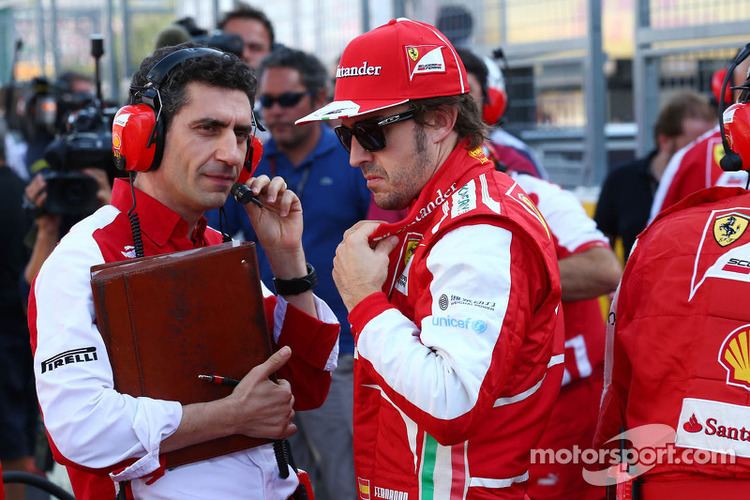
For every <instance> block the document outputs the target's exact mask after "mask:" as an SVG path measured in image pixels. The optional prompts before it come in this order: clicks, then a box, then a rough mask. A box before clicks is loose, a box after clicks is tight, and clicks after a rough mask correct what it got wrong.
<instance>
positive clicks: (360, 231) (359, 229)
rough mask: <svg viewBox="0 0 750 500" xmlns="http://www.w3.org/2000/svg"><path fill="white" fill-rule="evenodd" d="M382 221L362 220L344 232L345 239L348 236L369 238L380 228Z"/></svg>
mask: <svg viewBox="0 0 750 500" xmlns="http://www.w3.org/2000/svg"><path fill="white" fill-rule="evenodd" d="M379 225H380V222H374V221H370V220H361V221H359V222H357V223H356V224H354V225H353V226H352V227H350V228H349V229H347V230H346V231H345V232H344V240H346V239H347V238H358V239H365V240H366V239H367V238H369V237H370V235H371V234H372V233H373V232H374V231H375V229H377V228H378V226H379Z"/></svg>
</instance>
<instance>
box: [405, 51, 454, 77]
mask: <svg viewBox="0 0 750 500" xmlns="http://www.w3.org/2000/svg"><path fill="white" fill-rule="evenodd" d="M444 72H445V59H443V50H442V47H435V48H434V49H432V50H430V51H429V52H427V53H426V54H425V55H424V56H422V57H421V58H420V59H419V61H417V63H416V64H415V65H414V69H412V71H411V74H410V75H409V79H410V80H411V79H413V78H414V75H420V74H425V73H444Z"/></svg>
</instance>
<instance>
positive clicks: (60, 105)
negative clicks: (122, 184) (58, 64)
mask: <svg viewBox="0 0 750 500" xmlns="http://www.w3.org/2000/svg"><path fill="white" fill-rule="evenodd" d="M55 87H56V110H57V116H56V119H55V128H56V129H57V130H58V131H61V132H62V134H61V135H59V136H58V137H57V138H55V139H54V140H51V141H49V143H48V144H47V145H46V147H45V149H44V151H43V153H42V154H43V157H41V158H40V159H38V160H37V161H36V162H35V163H34V164H33V165H32V168H31V171H32V174H36V175H35V176H34V177H33V179H32V180H31V182H30V183H29V184H28V186H27V187H26V190H25V206H26V208H27V209H29V210H30V211H32V213H33V214H34V218H35V227H34V230H32V232H31V234H30V236H29V240H30V241H31V243H30V244H29V246H30V247H32V251H31V258H30V259H29V262H28V264H27V266H26V269H25V271H24V279H25V282H26V284H30V283H31V282H32V281H33V280H34V277H35V276H36V274H37V272H38V271H39V268H40V267H41V265H42V264H43V263H44V261H45V259H46V258H47V257H48V256H49V254H50V253H51V252H52V250H53V249H54V247H55V245H56V244H57V242H58V241H59V239H60V238H61V237H62V236H63V235H64V234H65V233H67V232H68V230H69V229H70V227H71V226H72V225H73V224H75V223H76V222H77V221H79V220H80V219H82V218H83V217H85V216H87V215H89V214H91V213H93V212H94V211H95V210H96V209H97V208H99V207H100V206H102V205H105V204H107V203H109V200H110V194H111V183H112V180H113V177H114V166H113V159H112V152H111V147H110V144H111V131H110V127H111V116H108V114H107V110H106V109H102V108H101V106H100V105H99V102H98V100H97V99H96V98H95V96H94V93H93V89H94V86H93V83H92V82H91V81H90V80H89V79H88V78H87V77H85V76H83V75H80V74H78V73H73V72H66V73H63V75H62V76H61V77H60V78H59V79H58V82H57V83H56V86H55ZM110 114H111V113H110Z"/></svg>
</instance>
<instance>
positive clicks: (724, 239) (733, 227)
mask: <svg viewBox="0 0 750 500" xmlns="http://www.w3.org/2000/svg"><path fill="white" fill-rule="evenodd" d="M748 223H750V220H749V219H748V218H747V217H743V216H742V215H739V214H737V213H731V214H728V215H725V216H723V217H719V218H718V219H716V220H715V221H714V239H715V240H716V243H718V244H719V245H721V246H723V247H725V246H727V245H731V244H732V243H734V242H735V241H737V240H738V239H740V237H741V236H742V234H743V233H744V232H745V229H747V226H748Z"/></svg>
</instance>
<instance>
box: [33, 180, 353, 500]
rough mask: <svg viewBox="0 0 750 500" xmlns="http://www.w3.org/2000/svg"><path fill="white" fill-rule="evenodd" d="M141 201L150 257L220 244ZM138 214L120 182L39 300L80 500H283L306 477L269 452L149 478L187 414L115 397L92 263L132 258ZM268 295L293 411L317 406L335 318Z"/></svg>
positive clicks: (36, 289) (80, 230)
mask: <svg viewBox="0 0 750 500" xmlns="http://www.w3.org/2000/svg"><path fill="white" fill-rule="evenodd" d="M135 192H136V199H137V201H138V208H137V211H138V214H139V216H140V225H141V230H142V235H143V245H144V253H145V255H158V254H163V253H168V252H175V251H180V250H188V249H191V248H196V247H202V246H207V245H215V244H218V243H220V242H221V235H220V234H219V233H218V232H216V231H214V230H213V229H210V228H207V227H206V221H205V219H201V221H199V223H198V224H197V227H196V229H195V230H194V232H193V235H192V237H190V238H189V237H188V226H187V222H185V221H184V220H183V219H182V218H181V217H180V216H179V215H178V214H177V213H176V212H174V211H172V210H170V209H169V208H167V207H166V206H164V205H163V204H161V203H160V202H158V201H157V200H156V199H154V198H151V197H150V196H148V195H147V194H146V193H143V192H142V191H139V190H137V189H136V190H135ZM131 205H132V198H131V195H130V186H129V185H128V184H127V182H125V181H123V180H116V181H115V185H114V188H113V190H112V204H111V205H105V206H104V207H102V208H100V209H99V210H98V211H97V212H95V213H94V214H93V215H91V216H89V217H87V218H86V219H84V220H83V221H81V222H79V223H78V224H76V225H75V226H74V227H73V228H72V229H71V231H70V233H68V234H67V235H66V236H65V237H64V238H63V239H62V241H61V242H60V243H59V245H58V246H57V248H56V249H55V251H54V252H53V253H52V254H51V255H50V256H49V258H48V259H47V260H46V261H45V263H44V265H43V266H42V269H41V271H40V272H39V276H38V278H37V279H36V281H35V283H34V286H33V288H32V291H31V295H30V298H29V317H28V320H29V330H30V333H31V346H32V350H33V351H34V371H35V375H36V384H37V394H38V396H39V404H40V406H41V408H42V413H43V415H44V423H45V426H46V429H47V432H48V436H49V441H50V445H51V447H52V450H53V453H54V456H55V459H56V460H57V461H58V462H60V463H62V464H64V465H66V466H67V469H68V473H69V475H70V479H71V483H72V485H73V490H74V492H75V495H76V498H78V499H79V500H89V499H90V500H100V499H108V498H114V494H115V493H114V492H115V489H114V484H113V482H112V479H114V480H116V481H130V485H131V487H132V492H133V494H134V496H135V498H137V499H148V498H222V499H240V498H247V495H248V492H249V491H252V492H253V495H254V496H253V498H259V499H260V498H267V499H274V500H275V499H282V498H283V499H286V498H287V497H288V496H289V494H291V493H292V492H293V491H294V490H295V488H296V486H297V478H296V476H295V475H294V474H290V476H289V478H288V479H286V480H284V479H280V478H279V474H278V467H277V466H276V465H275V463H276V462H275V460H274V453H273V449H272V447H271V445H270V444H267V445H262V446H258V447H255V448H251V449H248V450H243V451H239V452H236V453H232V454H229V455H224V456H220V457H215V458H213V459H209V460H205V461H201V462H196V463H193V464H188V465H184V466H182V467H176V468H172V469H169V470H168V471H167V472H166V474H164V475H163V477H160V478H159V479H158V480H156V481H153V482H152V483H149V482H148V481H147V480H148V479H149V476H151V475H152V474H154V473H155V472H156V471H160V472H162V473H163V469H162V468H161V466H160V461H159V446H160V444H161V442H162V441H163V440H164V439H165V438H167V437H168V436H169V435H171V434H172V433H173V432H174V431H175V430H176V429H177V427H178V426H179V424H180V420H181V418H182V405H181V404H180V403H179V402H176V401H164V400H158V399H151V398H146V397H139V398H135V397H131V396H128V395H126V394H121V393H118V392H117V391H115V390H114V383H113V378H112V369H111V366H110V364H109V358H108V356H107V350H106V347H105V346H104V343H103V340H102V338H101V335H100V334H99V331H98V330H97V328H96V318H95V316H94V307H93V297H92V292H91V284H90V268H91V266H93V265H96V264H101V263H103V262H116V261H121V260H125V259H127V258H132V257H134V256H135V252H134V250H133V246H132V241H133V239H132V233H131V230H130V223H129V219H128V217H127V211H128V209H129V208H130V206H131ZM263 293H264V296H265V309H266V318H267V321H268V323H269V328H271V329H272V332H273V338H274V340H275V342H276V346H278V347H281V346H283V345H289V346H290V347H291V348H292V353H293V354H292V358H291V359H290V360H289V362H288V363H287V364H286V365H285V366H284V367H283V369H282V370H281V371H280V372H279V376H280V377H281V378H284V379H288V380H289V381H290V384H291V386H292V390H293V392H294V395H295V408H296V409H310V408H315V407H317V406H320V405H321V404H322V402H323V401H324V399H325V397H326V394H327V392H328V387H329V384H330V380H331V376H330V371H331V370H333V368H335V359H336V357H337V354H338V353H337V351H338V349H337V346H338V323H337V322H336V317H335V315H334V314H333V312H332V311H330V309H329V308H328V306H326V305H325V303H323V302H322V301H320V299H317V298H316V299H315V300H316V308H317V311H318V316H319V317H320V318H321V319H317V318H313V317H311V316H309V315H307V314H306V313H304V312H302V311H300V310H299V309H296V308H295V307H294V306H292V305H290V304H288V303H287V302H286V301H285V300H284V299H283V298H277V297H276V296H274V295H272V294H271V293H270V292H269V291H268V290H267V289H266V288H265V287H263ZM227 300H231V298H228V299H227ZM220 313H221V312H220V311H217V314H220ZM209 333H210V332H209ZM167 355H169V353H165V356H167ZM52 360H58V361H59V360H64V361H65V362H64V363H62V364H60V363H57V362H56V363H55V364H53V363H52ZM249 368H250V367H248V369H249ZM128 464H129V465H128ZM123 467H124V468H123ZM108 473H110V476H108ZM110 477H111V478H112V479H110ZM155 477H158V474H157V475H154V478H155Z"/></svg>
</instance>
